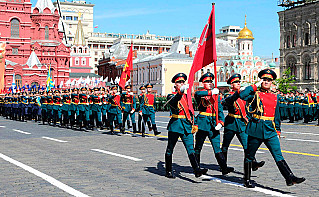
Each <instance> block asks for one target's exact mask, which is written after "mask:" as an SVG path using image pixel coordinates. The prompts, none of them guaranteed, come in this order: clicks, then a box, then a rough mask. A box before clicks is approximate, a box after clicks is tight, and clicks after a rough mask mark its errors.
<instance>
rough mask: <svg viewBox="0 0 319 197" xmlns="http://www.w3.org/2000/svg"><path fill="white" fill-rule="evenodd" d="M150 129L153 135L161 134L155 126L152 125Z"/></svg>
mask: <svg viewBox="0 0 319 197" xmlns="http://www.w3.org/2000/svg"><path fill="white" fill-rule="evenodd" d="M152 128H153V130H154V135H159V134H161V132H160V131H157V127H156V124H152Z"/></svg>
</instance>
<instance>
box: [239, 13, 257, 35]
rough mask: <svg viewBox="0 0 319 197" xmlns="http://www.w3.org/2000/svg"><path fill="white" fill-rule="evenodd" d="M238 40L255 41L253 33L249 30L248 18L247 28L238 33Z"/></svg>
mask: <svg viewBox="0 0 319 197" xmlns="http://www.w3.org/2000/svg"><path fill="white" fill-rule="evenodd" d="M237 39H252V40H253V39H254V36H253V32H252V31H250V30H249V29H248V28H247V22H246V16H245V27H244V28H243V29H242V30H240V32H239V33H238V37H237Z"/></svg>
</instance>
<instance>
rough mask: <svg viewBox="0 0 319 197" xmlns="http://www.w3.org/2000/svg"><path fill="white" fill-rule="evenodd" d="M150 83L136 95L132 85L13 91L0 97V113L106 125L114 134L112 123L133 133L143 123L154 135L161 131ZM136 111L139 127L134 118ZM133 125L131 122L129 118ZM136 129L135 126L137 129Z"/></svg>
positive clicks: (71, 123) (84, 125)
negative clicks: (157, 123) (131, 130)
mask: <svg viewBox="0 0 319 197" xmlns="http://www.w3.org/2000/svg"><path fill="white" fill-rule="evenodd" d="M152 88H153V86H152V85H151V84H147V85H145V86H141V87H140V88H139V89H140V91H141V92H142V93H141V94H140V95H138V97H136V96H135V95H134V94H133V92H132V91H131V86H126V87H125V90H123V91H121V92H119V91H118V89H119V87H118V86H116V85H114V86H112V87H111V88H110V87H107V88H104V87H102V88H93V89H87V88H86V87H82V88H81V89H72V90H71V91H70V90H68V89H65V90H63V91H62V92H60V90H54V91H52V90H49V91H48V92H46V91H42V92H31V93H26V92H25V93H13V94H7V95H2V96H1V97H0V113H1V115H2V116H4V117H6V118H10V119H12V120H20V121H27V120H35V121H41V120H42V123H43V124H49V125H52V126H57V125H58V126H60V127H66V128H71V129H80V130H85V131H88V130H90V129H93V128H100V129H101V130H103V129H104V128H107V129H109V130H110V132H111V134H115V130H114V127H116V128H118V129H119V130H120V132H121V133H123V134H124V133H125V123H128V127H129V128H130V127H133V133H142V136H143V137H144V136H145V127H146V126H145V124H144V123H146V124H147V127H148V129H149V131H152V130H153V131H154V134H155V135H158V134H160V132H159V131H158V130H157V127H156V123H155V110H156V109H155V102H156V99H155V96H154V94H152V93H151V92H152ZM135 112H137V113H138V128H137V124H136V121H135V114H136V113H135ZM129 120H131V122H132V126H130V121H129ZM137 129H138V130H137Z"/></svg>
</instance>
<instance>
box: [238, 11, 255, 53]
mask: <svg viewBox="0 0 319 197" xmlns="http://www.w3.org/2000/svg"><path fill="white" fill-rule="evenodd" d="M246 17H247V16H246V15H245V27H244V28H243V29H242V30H241V31H240V32H239V33H238V37H237V40H238V55H242V56H253V40H254V37H253V33H252V32H251V31H250V30H249V29H248V28H247V22H246Z"/></svg>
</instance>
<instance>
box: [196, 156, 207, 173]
mask: <svg viewBox="0 0 319 197" xmlns="http://www.w3.org/2000/svg"><path fill="white" fill-rule="evenodd" d="M195 156H196V160H197V163H198V165H199V167H200V153H199V154H197V153H195ZM202 171H203V174H206V173H207V171H208V169H207V168H202Z"/></svg>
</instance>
